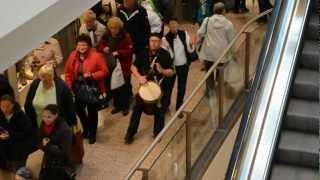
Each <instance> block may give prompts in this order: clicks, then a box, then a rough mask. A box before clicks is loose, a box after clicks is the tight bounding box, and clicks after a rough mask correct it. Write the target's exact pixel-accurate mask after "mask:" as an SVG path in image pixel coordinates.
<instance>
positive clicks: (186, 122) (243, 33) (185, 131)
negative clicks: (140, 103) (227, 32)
mask: <svg viewBox="0 0 320 180" xmlns="http://www.w3.org/2000/svg"><path fill="white" fill-rule="evenodd" d="M271 12H272V10H268V11H265V12H263V13H261V14H259V15H258V16H256V17H254V18H252V19H251V20H249V21H248V22H247V23H246V24H245V25H244V26H243V27H242V28H241V30H240V31H239V33H237V34H236V36H235V37H234V39H233V40H232V41H231V43H230V44H229V45H228V46H227V48H226V49H225V50H224V51H223V53H222V54H221V56H220V57H219V58H218V60H217V61H216V62H214V64H213V65H212V66H211V68H210V69H209V70H208V71H207V72H206V74H205V76H204V77H203V78H202V79H201V80H200V82H199V84H198V85H197V86H196V87H195V88H194V90H193V91H192V93H191V94H190V96H188V98H187V99H186V101H185V102H184V103H183V105H182V106H181V107H180V108H179V109H178V110H177V112H176V113H175V114H174V115H173V117H172V118H171V119H170V121H169V122H168V123H167V125H166V126H165V128H164V129H163V130H162V131H161V132H160V133H159V134H158V136H157V137H156V138H155V140H154V141H153V142H152V144H151V145H150V146H149V147H148V148H147V149H146V151H145V152H144V153H143V155H142V156H141V158H140V159H139V160H138V161H137V162H136V163H135V164H134V166H133V167H132V169H131V170H130V172H129V173H128V174H127V176H126V177H125V179H126V180H129V179H131V178H132V176H133V175H134V174H135V172H136V171H140V172H142V179H143V180H147V179H148V177H149V173H150V171H151V168H152V167H154V166H155V163H156V162H157V161H159V158H160V156H161V155H162V154H163V153H164V151H165V150H168V147H169V146H170V145H172V144H173V143H171V142H173V141H175V140H177V139H179V136H180V134H181V135H183V136H184V135H185V136H186V139H185V142H184V143H185V145H182V146H184V147H185V150H184V149H183V150H182V151H183V152H184V151H185V153H183V154H184V155H185V161H184V162H185V164H184V166H185V177H186V179H188V177H190V174H191V168H192V161H194V160H193V159H195V158H196V157H197V156H193V159H192V151H191V149H192V147H191V146H192V135H191V130H192V129H191V123H192V122H190V121H191V120H190V117H191V115H192V113H193V112H195V111H197V110H198V111H199V109H198V107H199V105H201V104H203V103H207V104H210V102H209V103H208V102H206V101H207V99H206V98H204V96H203V95H200V96H201V98H198V100H196V101H197V102H196V104H195V105H190V104H191V103H190V102H191V100H193V101H195V100H194V99H195V98H196V97H197V96H199V92H201V89H203V86H204V83H205V82H206V80H207V79H208V78H209V76H210V75H211V74H212V73H213V72H214V71H217V74H218V87H217V94H218V96H217V101H218V112H217V117H218V125H217V127H218V129H219V128H220V129H223V127H222V124H223V121H224V117H225V113H226V109H225V107H226V104H228V103H225V101H224V100H225V98H224V97H225V94H224V93H225V91H224V90H225V88H226V86H225V84H226V82H225V78H224V75H225V70H226V68H227V67H228V66H229V63H227V64H224V65H220V64H221V62H222V60H223V59H224V58H225V57H226V56H227V55H228V54H229V53H230V52H234V51H235V49H237V48H235V46H236V42H237V41H238V40H240V41H242V43H244V46H241V45H240V46H239V47H238V49H240V48H241V47H242V48H243V49H241V52H242V53H243V52H244V64H243V69H244V70H243V83H242V86H241V89H242V90H243V88H244V89H247V90H248V88H249V84H250V83H249V82H250V56H251V55H250V51H251V49H250V42H251V41H252V32H253V31H254V30H250V28H251V29H252V25H253V24H255V22H256V21H257V20H258V19H260V18H261V17H264V16H266V15H268V14H270V13H271ZM260 36H261V35H260ZM239 76H241V75H239ZM229 105H230V103H229ZM188 106H191V108H189V110H186V109H187V108H188ZM209 107H210V108H208V111H210V112H212V111H213V108H212V106H209ZM200 111H201V110H200ZM183 112H184V113H186V114H187V118H184V119H179V118H178V115H179V114H180V113H183ZM198 114H199V112H197V115H198ZM200 114H203V112H200ZM209 118H210V117H209ZM177 123H179V125H178V128H177V129H178V130H177V132H176V133H175V134H174V135H173V136H172V137H171V138H170V140H169V143H168V144H167V145H166V146H165V148H164V150H162V151H161V153H160V155H159V156H158V158H157V159H156V160H155V161H154V162H153V163H152V165H151V168H143V167H141V165H142V164H143V163H144V161H145V160H146V158H147V157H148V156H149V154H150V153H151V152H152V151H153V150H154V149H155V147H156V146H157V144H158V143H159V142H160V141H161V139H162V138H163V137H164V135H166V134H167V133H168V131H169V130H170V129H171V128H172V127H173V126H174V125H176V124H177ZM209 131H210V133H211V134H213V132H214V131H213V130H211V129H210V130H209ZM197 133H199V132H197ZM180 139H181V138H180ZM170 143H171V144H170ZM206 143H207V142H202V143H201V144H202V147H203V148H204V146H203V144H206ZM177 144H179V145H181V141H179V142H178V143H177ZM201 150H203V149H200V151H201ZM194 152H195V151H194ZM177 154H181V152H177ZM197 154H198V155H199V150H197Z"/></svg>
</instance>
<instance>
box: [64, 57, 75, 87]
mask: <svg viewBox="0 0 320 180" xmlns="http://www.w3.org/2000/svg"><path fill="white" fill-rule="evenodd" d="M74 53H75V52H72V53H71V54H70V55H69V58H68V60H67V63H66V66H65V72H64V79H65V82H66V84H67V86H68V87H69V88H70V89H71V88H72V73H73V71H74V67H73V64H74V56H75V55H74Z"/></svg>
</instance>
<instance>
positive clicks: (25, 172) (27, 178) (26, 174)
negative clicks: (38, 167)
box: [16, 167, 31, 180]
mask: <svg viewBox="0 0 320 180" xmlns="http://www.w3.org/2000/svg"><path fill="white" fill-rule="evenodd" d="M16 175H17V176H20V177H22V178H24V179H25V180H31V172H30V170H29V169H28V168H26V167H22V168H20V169H18V171H17V172H16Z"/></svg>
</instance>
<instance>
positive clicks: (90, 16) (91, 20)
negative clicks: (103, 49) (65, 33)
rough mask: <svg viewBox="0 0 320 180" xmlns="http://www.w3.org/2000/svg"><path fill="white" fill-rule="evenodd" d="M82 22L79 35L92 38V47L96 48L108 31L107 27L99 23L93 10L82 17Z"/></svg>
mask: <svg viewBox="0 0 320 180" xmlns="http://www.w3.org/2000/svg"><path fill="white" fill-rule="evenodd" d="M81 21H82V24H81V26H80V29H79V34H86V35H88V36H90V38H91V42H92V47H96V45H97V44H98V42H99V41H100V40H101V38H102V36H103V34H104V33H105V31H106V27H105V26H104V25H103V24H101V23H100V22H99V21H97V17H96V14H95V13H94V12H93V11H92V10H87V11H85V12H84V13H83V14H82V16H81Z"/></svg>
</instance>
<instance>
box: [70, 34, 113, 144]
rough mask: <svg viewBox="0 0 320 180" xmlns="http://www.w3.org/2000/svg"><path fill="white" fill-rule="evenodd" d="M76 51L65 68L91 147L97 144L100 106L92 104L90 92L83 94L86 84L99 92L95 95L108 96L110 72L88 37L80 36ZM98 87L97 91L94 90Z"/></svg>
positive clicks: (85, 135) (84, 133)
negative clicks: (107, 88)
mask: <svg viewBox="0 0 320 180" xmlns="http://www.w3.org/2000/svg"><path fill="white" fill-rule="evenodd" d="M76 43H77V44H76V50H74V51H73V52H71V54H70V56H69V58H68V60H67V64H66V67H65V79H66V83H67V85H68V86H69V88H71V89H72V91H73V92H74V94H75V101H76V102H75V104H76V112H77V114H78V116H79V118H80V120H81V123H82V126H83V135H84V137H87V138H89V143H90V144H94V143H95V142H96V134H97V126H98V109H97V104H96V103H94V102H93V101H88V99H86V98H85V97H84V96H86V97H88V96H89V95H90V94H88V93H91V92H92V91H90V92H83V91H82V92H81V90H84V89H87V88H83V86H85V85H86V84H89V83H90V84H91V85H92V86H91V88H90V89H98V91H99V92H96V91H95V92H94V94H99V93H100V94H102V93H105V78H106V77H107V75H108V73H109V71H108V68H107V66H106V63H105V60H104V58H103V56H102V55H101V54H100V53H98V52H96V51H95V50H94V49H93V48H92V44H91V39H90V37H89V36H88V35H84V34H82V35H80V36H79V37H78V38H77V41H76ZM93 86H94V87H93Z"/></svg>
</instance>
